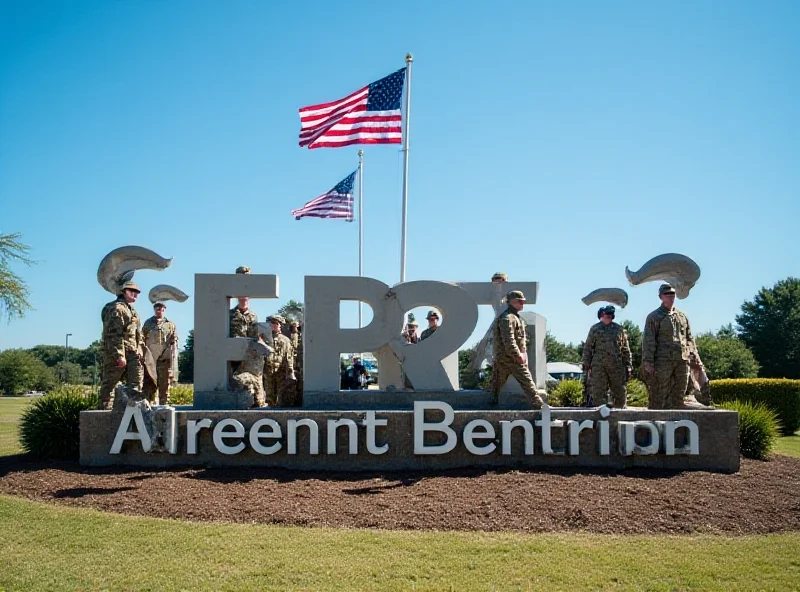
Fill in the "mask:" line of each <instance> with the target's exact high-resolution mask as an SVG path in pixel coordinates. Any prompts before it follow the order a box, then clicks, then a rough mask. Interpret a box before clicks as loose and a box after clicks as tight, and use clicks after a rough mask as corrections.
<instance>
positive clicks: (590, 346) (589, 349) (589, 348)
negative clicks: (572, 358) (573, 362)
mask: <svg viewBox="0 0 800 592" xmlns="http://www.w3.org/2000/svg"><path fill="white" fill-rule="evenodd" d="M594 337H595V330H594V327H591V328H590V329H589V335H587V336H586V343H584V344H583V358H582V359H581V366H583V369H584V370H586V369H588V368H589V367H590V366H591V365H592V357H593V356H594Z"/></svg>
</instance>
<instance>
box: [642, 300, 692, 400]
mask: <svg viewBox="0 0 800 592" xmlns="http://www.w3.org/2000/svg"><path fill="white" fill-rule="evenodd" d="M658 297H659V298H660V299H661V306H659V307H658V309H656V310H654V311H653V312H651V313H650V314H649V315H647V320H646V321H645V323H644V336H643V337H642V376H643V377H644V378H645V382H646V383H647V391H648V393H649V396H650V400H649V403H648V405H647V407H648V408H649V409H677V408H680V407H682V406H683V396H684V394H685V393H686V388H687V384H688V381H689V363H690V362H691V361H692V360H693V359H694V358H695V357H696V356H697V345H696V344H695V342H694V337H692V330H691V328H690V327H689V319H687V318H686V315H685V314H683V313H682V312H681V311H679V310H678V309H677V308H675V306H674V304H675V289H674V288H673V287H672V286H670V285H669V284H661V286H660V287H659V288H658Z"/></svg>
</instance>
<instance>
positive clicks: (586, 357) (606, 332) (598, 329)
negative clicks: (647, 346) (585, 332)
mask: <svg viewBox="0 0 800 592" xmlns="http://www.w3.org/2000/svg"><path fill="white" fill-rule="evenodd" d="M581 364H582V365H583V367H584V368H590V369H591V372H592V374H591V376H592V378H591V386H590V388H591V391H590V392H591V394H592V401H593V404H594V405H595V406H596V407H599V406H600V405H606V404H607V403H608V394H607V393H608V389H609V387H610V388H611V404H612V405H613V406H614V407H616V408H619V409H621V408H622V407H625V402H626V400H627V395H626V392H625V391H626V389H625V383H626V382H627V379H628V371H629V370H630V369H631V368H632V367H633V362H632V359H631V348H630V347H629V346H628V336H627V335H626V333H625V329H623V328H622V326H621V325H618V324H617V323H614V322H612V323H610V324H608V325H605V324H603V323H602V322H600V323H596V324H594V325H592V328H591V329H589V336H588V337H587V338H586V343H585V344H584V346H583V360H582V361H581Z"/></svg>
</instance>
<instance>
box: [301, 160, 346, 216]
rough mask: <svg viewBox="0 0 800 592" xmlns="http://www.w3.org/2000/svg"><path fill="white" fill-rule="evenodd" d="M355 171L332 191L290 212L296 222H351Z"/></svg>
mask: <svg viewBox="0 0 800 592" xmlns="http://www.w3.org/2000/svg"><path fill="white" fill-rule="evenodd" d="M355 177H356V171H353V172H352V173H350V174H349V175H348V176H347V177H345V178H344V179H342V180H341V181H340V182H339V183H338V184H337V185H336V186H335V187H334V188H333V189H331V190H330V191H328V192H326V193H323V194H322V195H320V196H319V197H315V198H314V199H312V200H311V201H310V202H308V203H307V204H305V205H304V206H303V207H302V208H299V209H297V210H292V216H294V217H295V219H296V220H300V219H301V218H305V217H311V218H339V219H345V220H349V221H351V222H352V220H353V183H354V182H355Z"/></svg>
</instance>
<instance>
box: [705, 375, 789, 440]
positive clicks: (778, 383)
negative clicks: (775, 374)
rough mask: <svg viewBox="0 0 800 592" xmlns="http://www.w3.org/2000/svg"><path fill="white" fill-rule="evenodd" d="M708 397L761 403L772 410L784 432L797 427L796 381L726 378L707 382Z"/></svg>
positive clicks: (786, 432) (718, 401)
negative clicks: (708, 388) (709, 391)
mask: <svg viewBox="0 0 800 592" xmlns="http://www.w3.org/2000/svg"><path fill="white" fill-rule="evenodd" d="M711 399H712V400H713V401H714V402H715V403H723V402H728V401H748V402H750V403H764V404H765V405H766V406H767V407H769V408H770V409H773V410H774V411H775V412H776V413H777V414H778V418H779V419H780V422H781V428H782V431H783V433H784V435H787V436H788V435H791V434H794V433H795V432H796V431H797V430H798V428H800V380H790V379H788V378H736V379H734V378H730V379H723V380H712V381H711Z"/></svg>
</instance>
